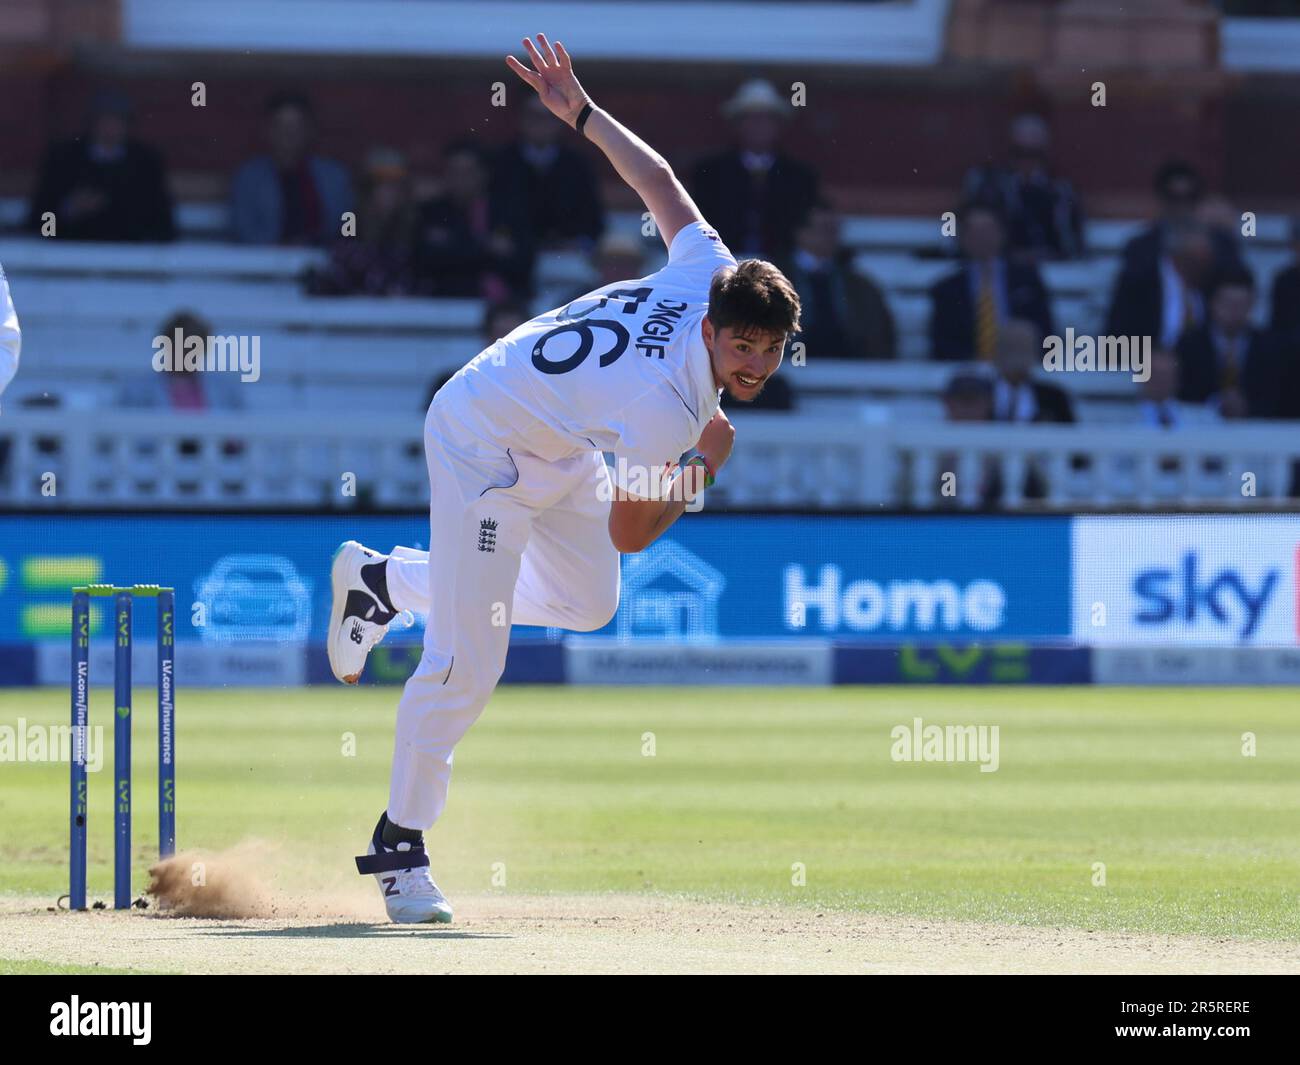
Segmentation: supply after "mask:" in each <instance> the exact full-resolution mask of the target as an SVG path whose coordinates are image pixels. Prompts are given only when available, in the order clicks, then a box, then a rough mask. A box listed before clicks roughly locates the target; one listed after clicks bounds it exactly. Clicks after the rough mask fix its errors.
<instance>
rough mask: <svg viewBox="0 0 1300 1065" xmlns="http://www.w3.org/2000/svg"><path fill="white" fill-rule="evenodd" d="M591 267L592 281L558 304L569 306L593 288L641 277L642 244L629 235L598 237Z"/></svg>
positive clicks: (643, 246) (643, 269)
mask: <svg viewBox="0 0 1300 1065" xmlns="http://www.w3.org/2000/svg"><path fill="white" fill-rule="evenodd" d="M591 265H592V267H593V269H594V270H595V275H596V276H595V280H594V281H592V280H587V281H584V282H583V283H582V284H581V285H579V286H578V287H577V288H575V289H574V290H573V291H572V292H570V293H569V294H568V296H567V297H565V298H564V299H562V300H560V301H558V302H559V303H561V304H565V303H572V302H573V301H574V300H576V299H579V298H581V297H582V296H585V295H586V294H587V293H588V292H591V291H592V290H593V289H597V288H604V287H605V286H606V285H614V284H617V283H618V282H620V281H627V280H630V279H632V278H638V277H644V276H645V273H646V262H645V245H644V244H642V243H641V241H640V240H638V239H637V238H636V237H634V236H632V235H631V234H629V233H606V234H605V235H604V236H603V237H601V238H600V244H599V245H598V246H597V247H596V254H595V255H594V256H593V257H592V260H591Z"/></svg>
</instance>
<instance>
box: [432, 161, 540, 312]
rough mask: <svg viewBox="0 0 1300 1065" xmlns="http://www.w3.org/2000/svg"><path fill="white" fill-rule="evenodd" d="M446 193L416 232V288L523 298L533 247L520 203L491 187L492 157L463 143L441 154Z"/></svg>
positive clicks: (441, 293) (504, 298) (529, 283)
mask: <svg viewBox="0 0 1300 1065" xmlns="http://www.w3.org/2000/svg"><path fill="white" fill-rule="evenodd" d="M444 164H445V170H444V173H443V191H442V194H441V195H439V196H437V197H436V198H434V199H432V200H429V201H427V202H426V203H424V204H422V205H421V206H420V209H419V212H418V215H417V218H416V231H415V271H416V283H417V286H418V288H419V290H420V291H421V292H423V293H426V294H428V295H433V296H459V297H468V298H481V299H486V300H488V301H489V302H490V303H503V302H507V301H510V300H526V299H527V298H528V296H529V295H530V293H531V289H532V275H533V243H532V233H531V230H530V229H529V227H528V219H527V217H526V216H525V215H524V213H523V211H522V205H520V204H519V203H517V202H516V201H513V200H511V199H509V198H507V197H505V196H503V195H502V194H500V193H497V194H495V195H494V194H493V193H492V192H491V191H490V188H489V177H488V164H487V158H486V156H485V155H484V153H483V151H482V149H480V148H479V147H478V146H477V145H475V144H473V143H471V142H468V141H460V142H457V143H455V144H453V145H451V146H450V147H448V148H447V150H446V152H445V153H444Z"/></svg>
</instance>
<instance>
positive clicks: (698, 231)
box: [668, 222, 736, 277]
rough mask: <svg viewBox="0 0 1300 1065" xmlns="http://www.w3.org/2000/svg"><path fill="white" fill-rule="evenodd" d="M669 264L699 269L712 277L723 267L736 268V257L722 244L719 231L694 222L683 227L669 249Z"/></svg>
mask: <svg viewBox="0 0 1300 1065" xmlns="http://www.w3.org/2000/svg"><path fill="white" fill-rule="evenodd" d="M668 264H669V265H670V266H675V267H683V268H698V269H700V270H701V271H705V272H707V276H709V277H712V276H713V272H714V271H715V270H717V269H718V268H719V267H722V266H735V265H736V257H735V256H734V255H732V254H731V251H730V249H728V247H727V246H726V245H725V244H723V243H722V238H721V237H720V236H718V231H717V230H716V229H714V228H713V227H712V226H711V225H709V224H708V223H707V222H692V223H691V224H690V225H688V226H682V228H681V229H679V230H678V231H677V235H676V236H675V237H673V242H672V244H671V245H669V247H668Z"/></svg>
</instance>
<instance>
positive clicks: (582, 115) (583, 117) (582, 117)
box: [573, 100, 595, 136]
mask: <svg viewBox="0 0 1300 1065" xmlns="http://www.w3.org/2000/svg"><path fill="white" fill-rule="evenodd" d="M594 110H595V108H594V107H592V106H591V101H590V100H588V101H587V103H586V105H585V106H584V107H583V109H582V110H581V111H579V112H578V121H577V122H575V123H574V124H573V128H574V129H576V130H577V131H578V132H579V133H582V127H583V126H585V125H586V124H587V119H589V118H590V117H591V112H592V111H594ZM583 136H586V134H585V133H584V134H583Z"/></svg>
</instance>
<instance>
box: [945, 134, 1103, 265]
mask: <svg viewBox="0 0 1300 1065" xmlns="http://www.w3.org/2000/svg"><path fill="white" fill-rule="evenodd" d="M1010 142H1011V153H1010V155H1011V157H1010V159H1009V160H1008V162H1007V164H1006V165H1004V166H995V165H990V166H982V167H976V168H974V169H972V170H970V171H969V172H968V173H967V175H966V180H965V183H964V187H963V193H964V198H965V199H966V200H968V201H977V200H978V201H987V202H990V203H996V204H997V205H998V206H999V207H1000V208H1001V210H1002V213H1003V216H1004V217H1005V218H1006V220H1007V247H1008V248H1009V249H1010V253H1011V257H1012V258H1013V259H1020V260H1026V261H1029V262H1040V261H1042V260H1044V259H1075V258H1078V257H1079V256H1080V255H1082V254H1083V252H1084V237H1083V207H1082V205H1081V204H1080V202H1079V197H1078V194H1077V193H1076V192H1075V191H1074V186H1072V185H1071V184H1070V183H1069V182H1068V181H1066V180H1065V179H1064V178H1059V177H1055V176H1054V175H1053V174H1052V172H1051V171H1050V170H1049V169H1048V164H1047V159H1048V151H1049V148H1050V145H1051V134H1050V132H1049V131H1048V128H1047V122H1046V121H1044V120H1043V119H1042V118H1040V117H1039V116H1038V115H1020V116H1019V117H1017V118H1016V119H1014V120H1013V121H1012V123H1011V131H1010Z"/></svg>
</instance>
